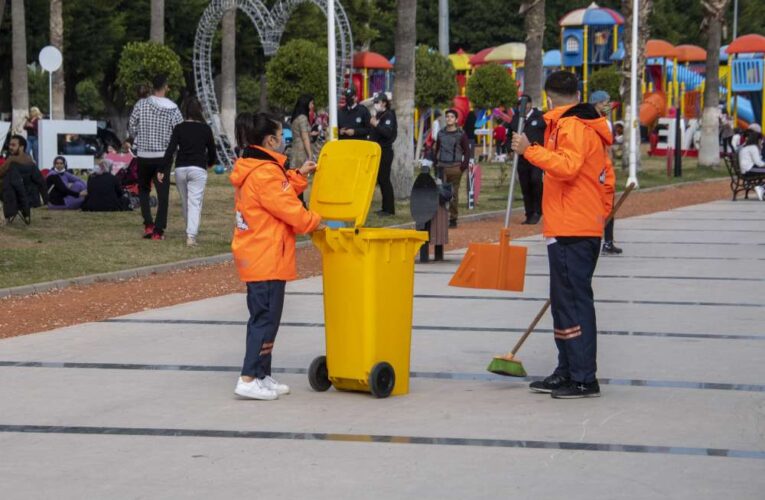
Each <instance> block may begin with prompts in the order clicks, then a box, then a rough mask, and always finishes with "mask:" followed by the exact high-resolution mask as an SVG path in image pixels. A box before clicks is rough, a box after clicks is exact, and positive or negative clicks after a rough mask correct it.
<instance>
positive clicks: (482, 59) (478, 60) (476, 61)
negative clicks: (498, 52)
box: [469, 47, 494, 67]
mask: <svg viewBox="0 0 765 500" xmlns="http://www.w3.org/2000/svg"><path fill="white" fill-rule="evenodd" d="M492 50H494V47H489V48H487V49H483V50H481V51H479V52H478V53H477V54H475V55H474V56H470V59H469V62H470V65H471V66H473V67H475V66H480V65H482V64H486V56H487V55H488V54H489V52H491V51H492Z"/></svg>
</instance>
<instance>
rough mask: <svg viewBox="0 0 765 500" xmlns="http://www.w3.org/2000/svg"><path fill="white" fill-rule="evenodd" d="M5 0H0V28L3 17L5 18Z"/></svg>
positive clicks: (0, 27)
mask: <svg viewBox="0 0 765 500" xmlns="http://www.w3.org/2000/svg"><path fill="white" fill-rule="evenodd" d="M5 4H6V1H5V0H0V29H2V28H3V19H5Z"/></svg>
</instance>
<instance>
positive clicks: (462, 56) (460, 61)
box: [449, 49, 472, 96]
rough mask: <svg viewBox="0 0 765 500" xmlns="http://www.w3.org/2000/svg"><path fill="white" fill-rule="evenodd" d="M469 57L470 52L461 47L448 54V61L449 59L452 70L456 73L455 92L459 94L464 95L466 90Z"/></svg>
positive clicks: (469, 68) (469, 67) (469, 69)
mask: <svg viewBox="0 0 765 500" xmlns="http://www.w3.org/2000/svg"><path fill="white" fill-rule="evenodd" d="M471 57H472V54H468V53H467V52H465V51H464V50H462V49H459V50H457V52H455V53H454V54H449V61H451V63H452V67H454V71H455V72H456V73H457V88H458V93H457V94H458V95H461V96H464V95H465V93H466V92H467V80H468V77H469V76H470V72H471V70H472V66H471V65H470V58H471Z"/></svg>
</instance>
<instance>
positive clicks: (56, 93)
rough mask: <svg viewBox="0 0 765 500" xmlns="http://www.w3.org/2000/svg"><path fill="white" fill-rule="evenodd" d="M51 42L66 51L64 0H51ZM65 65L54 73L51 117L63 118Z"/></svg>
mask: <svg viewBox="0 0 765 500" xmlns="http://www.w3.org/2000/svg"><path fill="white" fill-rule="evenodd" d="M50 44H51V45H53V46H54V47H56V48H57V49H58V50H60V51H61V52H64V8H63V0H50ZM65 81H66V80H65V78H64V65H63V64H62V65H61V67H60V68H59V69H58V71H56V72H55V73H53V109H52V110H51V113H50V116H51V118H55V119H58V120H63V119H64V115H65V111H64V101H65V95H66V83H65Z"/></svg>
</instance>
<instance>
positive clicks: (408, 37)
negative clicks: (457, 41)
mask: <svg viewBox="0 0 765 500" xmlns="http://www.w3.org/2000/svg"><path fill="white" fill-rule="evenodd" d="M396 18H397V21H396V40H395V52H396V67H395V71H396V80H395V81H394V83H393V108H394V109H395V110H396V114H397V117H398V137H397V138H396V142H395V143H394V144H393V172H392V176H391V177H392V181H393V190H394V191H395V194H396V198H398V199H400V200H401V199H407V198H409V194H410V192H411V190H412V179H413V176H414V50H415V44H416V43H417V0H398V1H397V2H396Z"/></svg>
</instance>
